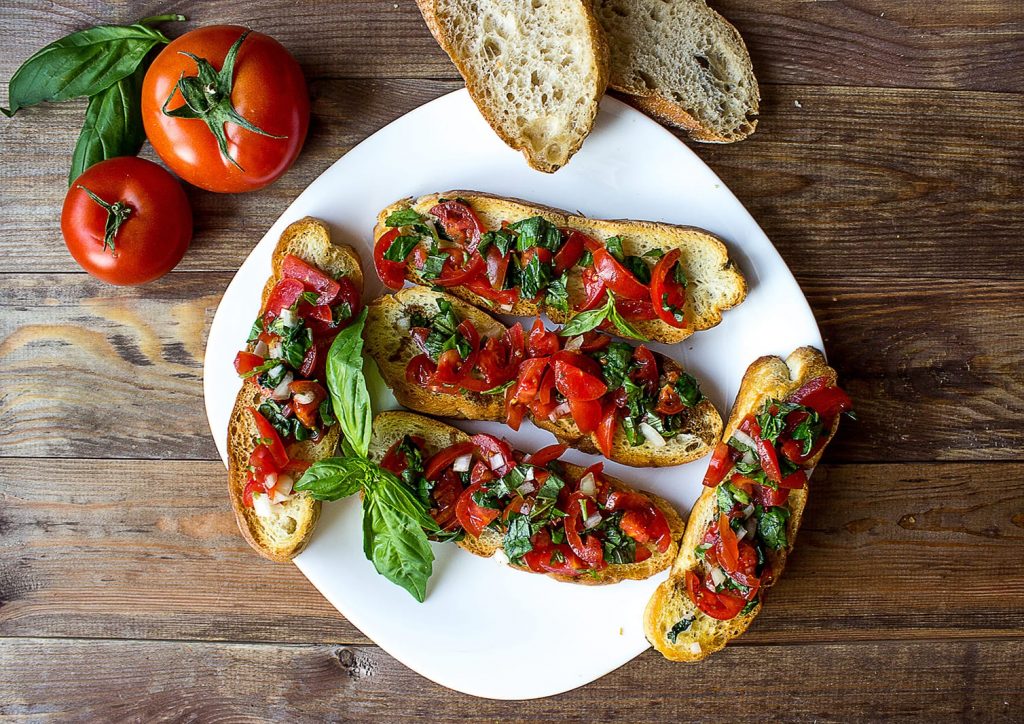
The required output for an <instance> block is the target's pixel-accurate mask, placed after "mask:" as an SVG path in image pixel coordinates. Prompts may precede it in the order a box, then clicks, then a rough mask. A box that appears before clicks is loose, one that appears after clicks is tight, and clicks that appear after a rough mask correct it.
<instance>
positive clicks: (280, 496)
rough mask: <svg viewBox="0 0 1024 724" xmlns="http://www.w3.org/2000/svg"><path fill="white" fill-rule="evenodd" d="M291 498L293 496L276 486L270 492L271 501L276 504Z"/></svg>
mask: <svg viewBox="0 0 1024 724" xmlns="http://www.w3.org/2000/svg"><path fill="white" fill-rule="evenodd" d="M291 499H292V496H290V495H288V494H287V493H282V492H281V491H280V490H278V489H277V488H274V489H273V490H272V491H271V492H270V502H271V503H274V504H278V503H284V502H286V501H289V500H291Z"/></svg>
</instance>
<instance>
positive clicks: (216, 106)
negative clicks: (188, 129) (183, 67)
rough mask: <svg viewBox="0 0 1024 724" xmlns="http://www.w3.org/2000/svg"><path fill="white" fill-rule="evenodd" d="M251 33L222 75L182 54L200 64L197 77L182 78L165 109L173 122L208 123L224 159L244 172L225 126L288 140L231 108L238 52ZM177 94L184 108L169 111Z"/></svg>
mask: <svg viewBox="0 0 1024 724" xmlns="http://www.w3.org/2000/svg"><path fill="white" fill-rule="evenodd" d="M249 32H250V31H248V30H246V31H245V32H244V33H242V35H241V37H239V38H238V40H236V41H235V44H234V45H232V46H231V49H230V50H229V51H228V54H227V56H225V58H224V65H223V67H221V69H220V73H218V72H217V71H216V70H215V69H214V67H213V66H212V65H210V62H209V61H208V60H206V59H205V58H200V57H198V56H196V55H193V54H192V53H182V55H186V56H188V57H189V58H191V59H192V60H194V61H195V62H196V75H191V76H182V77H181V78H179V79H178V82H177V83H176V84H175V86H174V90H172V91H171V94H170V95H169V96H167V100H166V101H164V105H163V107H162V108H161V110H162V111H163V114H164V115H165V116H170V117H172V118H190V119H196V120H201V121H203V122H204V123H206V125H207V126H209V128H210V132H211V133H213V136H214V138H216V139H217V146H218V147H219V148H220V153H221V156H223V157H224V158H225V159H226V160H227V161H230V162H231V164H232V165H233V166H234V167H235V168H237V169H238V170H239V171H242V170H244V169H243V168H242V166H241V165H240V164H239V163H238V161H237V160H236V159H234V158H232V157H231V154H230V153H229V151H228V137H227V132H226V131H225V130H224V124H225V123H234V124H235V125H236V126H241V127H242V128H244V129H245V130H247V131H251V132H252V133H258V134H259V135H261V136H267V137H269V138H287V136H275V135H274V134H272V133H267V132H266V131H264V130H263V129H261V128H257V127H256V126H254V125H253V124H252V123H250V122H249V121H247V120H245V119H244V118H242V116H240V115H239V114H238V111H236V110H235V107H234V106H233V105H232V104H231V89H232V87H233V85H234V73H235V59H236V58H237V57H238V49H239V48H240V47H242V43H243V42H244V41H245V39H246V37H247V36H248V35H249ZM176 93H181V97H182V98H183V99H184V101H185V102H184V104H183V105H181V106H179V107H178V108H175V109H173V110H168V109H167V106H169V105H170V103H171V100H172V99H173V98H174V95H175V94H176Z"/></svg>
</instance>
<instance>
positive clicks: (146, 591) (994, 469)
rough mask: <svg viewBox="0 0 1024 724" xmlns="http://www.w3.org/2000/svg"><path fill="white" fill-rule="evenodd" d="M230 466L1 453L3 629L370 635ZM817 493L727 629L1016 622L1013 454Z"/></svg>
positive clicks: (981, 626) (835, 481) (810, 636)
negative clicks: (757, 605)
mask: <svg viewBox="0 0 1024 724" xmlns="http://www.w3.org/2000/svg"><path fill="white" fill-rule="evenodd" d="M639 474H641V473H638V475H639ZM638 479H639V478H638ZM85 481H91V482H89V483H86V484H84V485H83V483H84V482H85ZM225 481H226V478H225V473H224V468H223V467H222V466H221V465H220V464H219V463H192V462H184V461H152V462H143V461H129V460H125V461H90V460H67V461H65V460H52V461H50V460H35V459H29V460H6V461H5V462H4V465H3V468H2V470H0V500H2V501H3V506H2V507H0V533H2V536H3V540H4V547H3V548H0V636H47V637H53V636H69V637H89V638H144V639H160V638H171V639H205V640H236V641H277V642H291V643H320V642H325V641H330V642H336V643H362V642H366V638H365V637H364V636H363V635H362V634H361V633H359V632H358V631H357V630H356V629H354V628H353V627H352V626H351V625H350V624H348V623H347V622H345V621H344V619H342V617H341V616H340V615H338V613H337V612H336V611H334V610H333V609H332V608H331V607H330V605H329V604H328V603H327V602H326V601H324V600H323V599H322V598H321V596H320V595H319V594H318V593H317V592H316V590H315V589H314V588H313V586H312V585H310V584H309V583H308V582H307V581H306V580H305V579H304V578H303V577H302V575H301V574H299V572H298V570H297V569H295V568H294V567H292V566H290V565H286V564H273V563H269V562H267V561H264V560H262V559H260V558H258V557H257V556H256V555H255V554H254V553H253V552H252V551H250V550H249V548H248V547H247V546H246V545H245V543H244V542H243V541H242V539H241V537H240V536H239V534H238V531H237V530H236V529H235V524H234V520H233V518H232V515H231V511H230V508H229V506H228V502H227V496H226V494H225V492H224V487H225V485H226V482H225ZM169 491H173V493H172V494H169ZM812 491H813V492H812V495H811V496H810V505H809V506H808V508H807V511H806V514H805V518H804V526H803V529H802V530H801V533H800V540H799V543H798V545H797V547H796V552H795V554H794V555H793V557H792V559H791V562H790V564H789V566H788V567H787V569H786V573H785V576H784V577H783V579H782V581H781V582H780V583H779V584H778V585H777V586H776V587H775V588H774V589H773V590H772V592H771V594H770V595H769V597H768V603H767V605H766V606H765V611H764V613H763V614H762V615H761V616H760V617H759V618H758V619H757V621H756V622H755V624H754V626H753V627H752V629H751V631H750V632H749V633H748V634H747V635H746V636H744V637H742V638H741V639H738V640H737V642H736V645H739V646H750V645H757V644H764V643H783V642H785V643H794V642H805V643H806V642H813V641H821V640H824V641H853V640H862V639H879V638H883V639H887V638H890V637H895V636H899V637H900V638H903V639H924V638H961V637H969V638H979V637H1005V636H1010V635H1019V634H1020V633H1021V632H1022V631H1024V569H1022V568H1021V566H1020V565H1019V561H1020V552H1021V550H1022V546H1024V465H1022V464H1017V463H1013V464H1000V463H975V464H960V465H943V464H932V465H911V464H907V465H826V466H822V467H821V468H820V469H819V470H818V472H817V473H816V474H815V477H814V480H813V482H812ZM367 565H369V563H367ZM385 585H386V584H385ZM445 585H446V581H445V580H444V577H443V576H441V575H438V576H435V577H434V579H433V580H432V581H431V586H432V588H433V587H440V586H445ZM951 591H955V595H951ZM637 616H638V617H639V616H640V611H637Z"/></svg>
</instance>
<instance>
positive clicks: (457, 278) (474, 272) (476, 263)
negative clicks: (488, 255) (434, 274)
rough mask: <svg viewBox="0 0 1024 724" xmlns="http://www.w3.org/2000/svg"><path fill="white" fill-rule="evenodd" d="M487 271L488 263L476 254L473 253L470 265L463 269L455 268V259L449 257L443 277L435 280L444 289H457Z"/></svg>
mask: <svg viewBox="0 0 1024 724" xmlns="http://www.w3.org/2000/svg"><path fill="white" fill-rule="evenodd" d="M486 269H487V263H486V262H485V261H484V258H483V257H482V256H480V255H479V254H477V253H476V252H473V254H472V255H471V256H470V257H469V264H467V265H466V266H465V267H464V268H462V269H459V268H457V267H456V266H455V261H454V257H448V259H447V260H446V261H445V263H444V266H443V267H442V268H441V276H440V277H438V278H437V279H435V280H434V283H435V284H437V285H438V286H442V287H457V286H459V285H460V284H465V283H466V282H468V281H469V280H470V279H475V278H477V277H479V276H480V275H482V274H483V273H484V272H485V271H486Z"/></svg>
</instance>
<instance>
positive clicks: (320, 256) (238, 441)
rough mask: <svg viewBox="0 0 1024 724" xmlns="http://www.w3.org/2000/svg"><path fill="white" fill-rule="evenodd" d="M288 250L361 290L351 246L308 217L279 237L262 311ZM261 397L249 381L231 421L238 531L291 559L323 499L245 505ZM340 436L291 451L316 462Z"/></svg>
mask: <svg viewBox="0 0 1024 724" xmlns="http://www.w3.org/2000/svg"><path fill="white" fill-rule="evenodd" d="M288 254H294V255H295V256H297V257H299V258H301V259H303V260H304V261H306V262H309V263H310V264H312V265H313V266H316V267H317V268H319V269H321V270H323V271H325V272H328V273H329V274H332V275H333V276H335V277H338V276H341V275H345V276H347V277H348V278H349V279H351V280H352V282H353V283H354V284H355V285H356V287H357V288H358V289H362V285H363V273H362V270H361V269H360V266H359V256H358V255H357V254H356V252H355V251H354V250H353V249H352V247H350V246H348V245H341V244H334V243H332V242H331V237H330V231H329V230H328V228H327V226H326V225H325V224H324V223H323V222H322V221H319V220H317V219H313V218H309V217H307V218H305V219H301V220H300V221H296V222H295V223H294V224H292V225H291V226H289V227H288V228H287V229H285V231H284V233H283V234H282V235H281V240H280V241H279V242H278V244H277V248H276V249H275V250H274V255H273V257H272V260H271V269H272V274H271V276H270V279H268V280H267V283H266V286H265V287H264V288H263V300H262V302H261V303H260V310H261V311H262V310H263V309H265V308H266V305H267V299H268V298H269V297H270V292H271V291H272V290H273V288H274V286H275V285H276V284H277V282H278V281H280V279H281V264H282V262H283V260H284V257H285V256H286V255H288ZM254 316H255V315H254ZM246 331H247V330H246ZM238 337H239V343H240V344H241V343H242V342H243V341H244V338H245V331H243V330H239V335H238ZM262 401H263V395H262V393H261V392H260V388H259V386H258V385H257V384H256V382H255V381H253V380H251V379H250V380H247V381H246V382H245V384H244V385H242V389H241V390H240V391H239V393H238V397H237V398H236V399H235V406H234V408H233V409H232V411H231V419H230V421H229V422H228V491H229V493H230V496H231V507H232V508H233V509H234V512H235V520H236V521H237V522H238V529H239V530H240V531H241V533H242V536H243V537H244V538H245V540H246V541H248V543H249V545H251V546H252V547H253V548H254V549H255V550H256V552H258V553H259V554H260V555H261V556H263V557H264V558H269V559H270V560H273V561H287V560H290V559H291V558H293V557H294V556H295V555H297V554H298V553H299V552H300V551H301V550H302V549H303V548H305V546H306V543H308V542H309V538H310V535H311V534H312V532H313V528H314V527H315V526H316V521H317V519H318V518H319V517H320V502H319V501H316V500H313V499H312V498H310V497H308V496H306V495H305V494H302V493H299V494H296V495H295V496H294V497H293V498H292V499H291V500H288V501H285V502H284V503H281V504H279V505H277V506H274V509H273V517H271V518H269V519H268V518H260V517H259V516H257V515H256V513H255V511H254V510H253V509H252V508H247V507H246V506H245V504H244V502H243V500H242V494H243V491H244V489H245V483H246V479H247V477H248V474H249V471H248V469H247V466H248V463H249V455H250V454H251V453H252V450H253V448H254V447H255V446H256V441H257V440H258V439H259V437H260V435H259V432H258V431H257V429H256V424H255V422H254V421H253V416H252V413H250V412H249V408H250V407H258V406H259V405H260V403H261V402H262ZM339 438H340V432H339V429H338V426H337V425H334V426H333V427H331V428H330V429H328V430H327V433H326V434H325V435H324V436H323V437H322V438H321V440H320V441H319V442H318V443H314V442H311V441H308V440H307V441H303V442H296V443H293V444H291V445H290V446H289V448H288V455H289V457H290V458H292V459H294V460H305V461H308V462H315V461H316V460H320V459H321V458H325V457H330V456H331V455H333V454H334V451H335V449H336V448H337V446H338V441H339Z"/></svg>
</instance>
